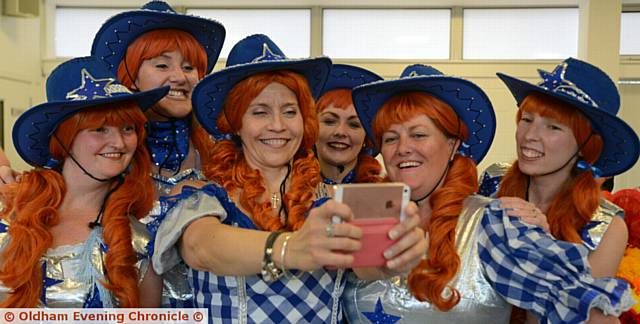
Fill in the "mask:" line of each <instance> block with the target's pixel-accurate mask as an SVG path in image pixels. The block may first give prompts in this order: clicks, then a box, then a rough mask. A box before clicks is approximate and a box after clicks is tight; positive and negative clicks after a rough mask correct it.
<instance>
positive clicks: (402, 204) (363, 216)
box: [333, 183, 411, 268]
mask: <svg viewBox="0 0 640 324" xmlns="http://www.w3.org/2000/svg"><path fill="white" fill-rule="evenodd" d="M333 189H334V199H335V200H336V201H338V202H342V203H344V204H346V205H348V206H349V207H350V208H351V211H352V212H353V215H354V219H353V220H352V221H350V222H349V223H350V224H353V225H356V226H359V227H360V228H361V229H362V231H363V237H362V239H361V243H362V248H361V249H360V250H359V251H357V252H354V253H353V256H354V262H353V264H352V268H359V267H379V266H383V265H384V264H385V262H386V259H385V257H384V255H383V253H384V251H385V250H386V249H387V248H389V247H390V246H391V245H393V243H395V240H392V239H390V238H389V235H388V233H389V231H390V230H391V229H392V228H393V227H394V226H395V225H397V224H398V223H399V222H401V221H403V220H404V218H405V208H406V207H407V205H408V204H409V198H410V196H411V191H410V189H409V187H408V186H407V185H405V184H403V183H368V184H344V185H335V186H334V188H333ZM333 221H334V222H336V221H339V219H336V218H334V219H333Z"/></svg>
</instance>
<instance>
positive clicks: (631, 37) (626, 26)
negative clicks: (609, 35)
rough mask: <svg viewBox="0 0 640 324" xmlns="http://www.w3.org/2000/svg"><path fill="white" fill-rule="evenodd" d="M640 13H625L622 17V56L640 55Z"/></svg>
mask: <svg viewBox="0 0 640 324" xmlns="http://www.w3.org/2000/svg"><path fill="white" fill-rule="evenodd" d="M638 31H640V12H623V13H622V16H621V17H620V54H621V55H640V37H639V35H638Z"/></svg>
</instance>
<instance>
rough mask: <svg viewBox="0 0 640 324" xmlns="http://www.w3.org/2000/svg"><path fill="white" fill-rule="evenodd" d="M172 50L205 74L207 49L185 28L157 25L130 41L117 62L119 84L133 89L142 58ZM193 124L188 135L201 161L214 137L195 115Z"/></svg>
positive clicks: (152, 56)
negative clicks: (160, 26)
mask: <svg viewBox="0 0 640 324" xmlns="http://www.w3.org/2000/svg"><path fill="white" fill-rule="evenodd" d="M172 51H180V52H181V53H182V55H183V56H184V59H185V60H186V61H187V62H189V63H191V64H193V66H195V67H196V68H197V69H198V79H199V80H202V78H204V74H205V72H206V70H207V53H206V52H205V51H204V48H202V45H200V43H198V41H197V40H196V39H195V38H194V37H193V36H192V35H191V34H189V33H187V32H185V31H182V30H178V29H156V30H152V31H149V32H146V33H144V34H142V36H140V37H138V38H137V39H136V40H135V41H133V43H131V45H129V47H128V48H127V53H126V57H125V59H123V60H122V61H121V62H120V65H118V79H119V80H120V82H122V84H124V85H125V86H127V87H128V88H129V89H132V88H133V87H134V81H135V80H136V79H137V78H138V71H139V69H140V66H141V65H142V62H144V61H145V60H149V59H152V58H154V57H157V56H160V55H162V53H165V52H172ZM125 60H126V62H125ZM132 79H133V80H132ZM192 125H194V127H193V128H192V130H191V136H190V138H191V141H192V142H193V145H194V146H195V148H196V149H197V150H198V152H199V153H200V156H201V162H202V163H203V164H204V163H206V162H207V161H208V158H207V157H208V156H209V155H210V154H211V149H212V148H213V141H212V140H211V137H210V136H209V134H208V133H207V132H206V131H205V130H204V129H203V128H202V126H200V124H199V123H198V121H197V120H196V119H195V118H193V119H192Z"/></svg>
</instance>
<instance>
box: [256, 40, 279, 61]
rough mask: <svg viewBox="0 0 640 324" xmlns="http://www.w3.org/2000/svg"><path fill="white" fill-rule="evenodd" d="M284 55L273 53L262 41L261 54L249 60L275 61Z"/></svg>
mask: <svg viewBox="0 0 640 324" xmlns="http://www.w3.org/2000/svg"><path fill="white" fill-rule="evenodd" d="M283 58H284V57H282V55H278V54H276V53H274V52H273V51H272V50H271V49H270V48H269V45H267V43H262V55H260V56H258V57H256V58H254V59H253V60H252V61H251V62H262V61H276V60H282V59H283Z"/></svg>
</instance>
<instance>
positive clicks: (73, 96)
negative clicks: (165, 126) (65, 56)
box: [13, 56, 170, 167]
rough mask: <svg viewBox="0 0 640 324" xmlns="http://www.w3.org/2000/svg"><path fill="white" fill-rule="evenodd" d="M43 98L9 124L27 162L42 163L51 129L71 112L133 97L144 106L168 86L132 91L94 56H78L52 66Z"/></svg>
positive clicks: (162, 95) (19, 150)
mask: <svg viewBox="0 0 640 324" xmlns="http://www.w3.org/2000/svg"><path fill="white" fill-rule="evenodd" d="M46 88H47V102H45V103H42V104H39V105H37V106H34V107H33V108H30V109H28V110H27V111H25V112H24V113H22V115H20V117H18V119H17V120H16V122H15V124H14V125H13V144H14V146H15V148H16V151H17V152H18V154H19V155H20V157H22V159H23V160H25V161H26V162H27V163H29V164H31V165H33V166H37V167H43V166H45V165H46V163H47V162H48V161H49V159H50V158H51V153H50V152H49V142H50V139H51V136H52V135H53V133H54V131H55V130H56V128H57V127H58V125H60V123H62V122H63V121H64V120H66V119H67V118H69V117H71V116H72V115H74V114H75V113H77V112H79V111H81V110H83V109H86V108H90V107H93V106H97V105H102V104H109V103H119V102H123V101H133V102H135V103H137V104H138V106H139V107H140V108H141V109H143V110H146V109H147V108H149V107H151V106H152V105H154V104H155V103H156V102H158V101H159V100H160V99H162V98H163V97H164V96H165V95H166V94H167V92H169V88H170V87H169V86H166V87H163V88H156V89H153V90H149V91H142V92H136V93H132V92H131V91H130V90H129V89H128V88H127V87H125V86H124V85H122V84H120V83H119V82H118V81H117V80H116V78H115V76H113V74H111V72H110V71H109V69H108V68H107V67H106V66H105V65H104V63H103V62H102V61H100V60H98V59H97V58H95V57H92V56H88V57H79V58H75V59H72V60H69V61H66V62H64V63H62V64H60V65H59V66H58V67H56V68H55V69H54V70H53V71H52V72H51V75H50V76H49V77H48V78H47V85H46Z"/></svg>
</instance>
